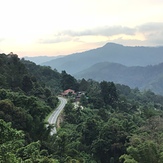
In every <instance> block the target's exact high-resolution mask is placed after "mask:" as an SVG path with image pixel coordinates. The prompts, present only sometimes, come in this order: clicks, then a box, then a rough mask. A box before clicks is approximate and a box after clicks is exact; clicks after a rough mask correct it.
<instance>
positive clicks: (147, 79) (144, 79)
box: [75, 62, 163, 95]
mask: <svg viewBox="0 0 163 163" xmlns="http://www.w3.org/2000/svg"><path fill="white" fill-rule="evenodd" d="M75 77H76V78H78V79H82V78H85V79H93V80H96V81H103V80H106V81H113V82H115V83H119V84H124V85H128V86H130V87H131V88H135V87H138V88H139V89H141V90H142V89H150V90H152V91H153V92H155V93H157V94H162V95H163V85H162V82H163V63H161V64H158V65H154V66H152V65H151V66H145V67H142V66H132V67H128V66H124V65H121V64H117V63H109V62H101V63H97V64H94V65H93V66H91V67H90V68H88V69H85V70H83V71H81V72H79V73H77V74H76V75H75Z"/></svg>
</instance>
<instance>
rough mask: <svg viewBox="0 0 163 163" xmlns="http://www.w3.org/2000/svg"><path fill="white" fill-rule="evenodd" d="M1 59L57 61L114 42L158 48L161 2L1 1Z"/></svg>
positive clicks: (162, 13)
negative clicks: (47, 58) (3, 56)
mask: <svg viewBox="0 0 163 163" xmlns="http://www.w3.org/2000/svg"><path fill="white" fill-rule="evenodd" d="M0 6H1V7H0V53H5V54H9V53H10V52H13V53H14V54H18V56H20V57H23V56H30V57H31V56H45V55H46V56H57V55H67V54H71V53H76V52H81V51H86V50H89V49H94V48H97V47H100V46H103V45H105V44H106V43H108V42H114V43H118V44H122V45H125V46H163V0H0Z"/></svg>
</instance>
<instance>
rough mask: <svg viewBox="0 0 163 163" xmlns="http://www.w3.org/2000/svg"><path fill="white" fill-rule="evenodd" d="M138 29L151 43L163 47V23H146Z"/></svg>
mask: <svg viewBox="0 0 163 163" xmlns="http://www.w3.org/2000/svg"><path fill="white" fill-rule="evenodd" d="M137 28H138V32H139V33H141V34H142V35H143V36H144V37H145V39H146V41H148V42H149V43H152V44H154V45H158V44H160V45H163V37H162V36H163V22H159V23H158V22H151V23H146V24H143V25H141V26H138V27H137Z"/></svg>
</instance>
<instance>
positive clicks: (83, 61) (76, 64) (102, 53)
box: [42, 43, 163, 74]
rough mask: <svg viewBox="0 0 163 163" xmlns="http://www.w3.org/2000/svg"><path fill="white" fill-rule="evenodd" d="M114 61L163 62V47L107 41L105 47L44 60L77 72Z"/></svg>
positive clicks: (136, 63)
mask: <svg viewBox="0 0 163 163" xmlns="http://www.w3.org/2000/svg"><path fill="white" fill-rule="evenodd" d="M105 61H107V62H114V63H120V64H123V65H125V66H147V65H155V64H159V63H161V62H163V47H141V46H136V47H130V46H123V45H119V44H115V43H107V44H106V45H104V46H103V47H100V48H97V49H92V50H89V51H85V52H81V53H75V54H70V55H67V56H65V57H62V58H58V59H54V60H51V61H48V62H44V63H43V64H42V65H46V66H51V67H52V68H56V69H57V70H58V71H62V70H66V71H67V72H68V73H70V74H76V73H77V72H80V71H82V70H84V69H87V68H89V67H90V66H92V65H94V64H96V63H99V62H105Z"/></svg>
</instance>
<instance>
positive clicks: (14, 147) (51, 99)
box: [0, 54, 163, 163]
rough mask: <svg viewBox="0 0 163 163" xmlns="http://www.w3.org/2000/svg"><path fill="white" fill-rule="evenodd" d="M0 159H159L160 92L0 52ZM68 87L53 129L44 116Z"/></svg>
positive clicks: (49, 162) (34, 162)
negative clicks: (67, 97) (73, 73)
mask: <svg viewBox="0 0 163 163" xmlns="http://www.w3.org/2000/svg"><path fill="white" fill-rule="evenodd" d="M0 79H2V80H0V162H2V163H6V162H7V163H10V162H11V163H19V162H20V163H23V162H26V163H27V162H28V163H118V162H119V163H123V162H124V163H162V162H163V96H160V95H155V94H154V93H153V92H151V91H144V92H140V91H139V90H138V89H137V88H135V89H131V88H130V87H128V86H125V85H120V84H114V83H113V82H107V81H102V82H100V83H99V82H96V81H93V80H85V79H82V80H79V81H77V80H76V79H75V78H74V77H72V76H71V75H69V74H67V73H66V72H65V71H62V73H59V72H57V71H56V70H52V69H51V68H50V67H46V66H37V65H35V64H34V63H32V62H29V61H25V60H23V59H22V60H20V59H19V58H18V56H17V55H5V54H1V55H0ZM65 89H73V90H75V91H76V92H77V91H79V92H80V93H78V94H77V97H76V99H77V100H78V101H79V103H78V105H75V106H76V107H74V104H73V102H74V97H73V99H71V98H70V100H69V102H68V103H67V104H66V106H65V109H64V112H63V122H62V124H61V128H59V129H58V132H57V134H55V135H50V131H51V128H52V126H51V125H49V126H46V125H47V123H46V122H45V118H46V117H47V116H48V115H49V114H50V113H51V111H52V110H54V108H55V107H56V106H57V105H58V98H57V95H58V94H59V93H61V92H62V91H63V90H65Z"/></svg>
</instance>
